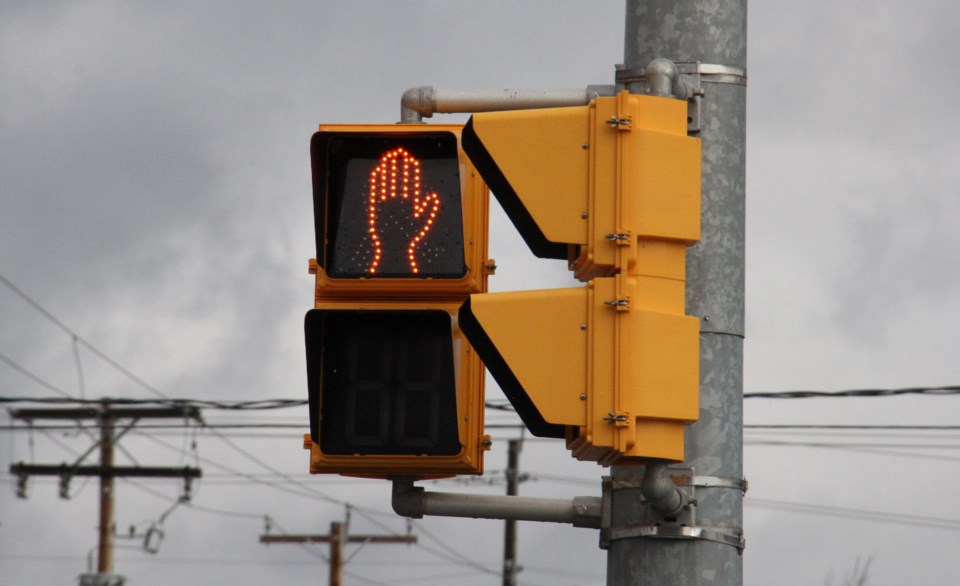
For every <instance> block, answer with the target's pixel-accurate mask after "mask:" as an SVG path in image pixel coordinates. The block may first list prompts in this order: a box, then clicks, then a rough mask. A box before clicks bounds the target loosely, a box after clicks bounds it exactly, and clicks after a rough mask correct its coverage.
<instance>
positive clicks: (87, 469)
mask: <svg viewBox="0 0 960 586" xmlns="http://www.w3.org/2000/svg"><path fill="white" fill-rule="evenodd" d="M10 414H11V416H12V417H13V418H14V419H20V420H23V421H27V422H33V421H36V420H51V419H52V420H56V419H61V420H63V419H66V420H73V421H76V422H79V421H81V420H84V419H96V420H97V422H98V424H99V427H100V441H99V442H98V443H97V444H95V445H94V446H93V447H91V448H90V449H88V450H87V451H86V452H85V453H84V454H83V455H81V456H80V457H79V458H78V459H77V461H76V462H74V463H73V464H66V463H62V464H25V463H23V462H19V463H17V464H11V466H10V473H11V474H15V475H16V476H17V477H18V479H19V481H18V484H19V485H20V486H21V487H24V486H25V485H26V481H27V478H28V477H29V476H59V477H60V482H61V484H60V495H61V496H62V497H63V498H69V489H68V487H69V483H70V480H71V479H72V478H73V477H74V476H97V477H99V479H100V526H99V529H98V534H99V538H98V547H97V552H98V557H97V576H99V577H102V578H104V579H103V580H93V581H90V580H88V582H90V583H114V582H116V580H114V581H113V582H111V581H110V580H108V579H107V578H109V577H111V575H112V574H113V566H114V564H113V538H114V533H115V526H116V523H115V521H114V488H115V487H114V479H115V478H116V477H118V476H123V477H129V478H136V477H139V478H183V479H184V482H187V483H189V482H190V481H191V480H192V479H194V478H199V477H200V475H201V471H200V469H199V468H191V467H189V466H184V467H182V468H168V467H160V466H115V465H114V458H113V452H114V447H115V446H116V443H117V441H118V440H119V439H120V438H121V437H122V436H123V435H124V434H125V433H127V432H128V431H130V430H131V429H133V427H134V426H135V425H136V424H137V422H138V421H139V420H141V419H173V418H179V419H187V418H190V419H196V420H198V421H199V420H200V411H199V410H198V409H197V408H195V407H186V406H182V407H159V408H146V407H113V406H112V405H111V404H110V402H109V401H103V402H101V403H99V404H97V405H95V406H90V407H75V408H52V409H44V408H38V409H15V410H11V411H10ZM122 420H123V421H129V423H127V424H126V426H125V427H123V429H122V430H121V431H120V432H119V433H115V431H116V426H117V423H118V422H119V421H122ZM98 447H99V449H100V450H99V451H100V464H99V465H98V466H81V463H82V462H83V460H84V459H86V457H87V456H88V455H90V454H91V453H92V452H93V451H94V450H96V449H97V448H98ZM21 494H22V495H25V492H24V491H22V490H21ZM118 579H119V580H120V582H117V583H122V578H118Z"/></svg>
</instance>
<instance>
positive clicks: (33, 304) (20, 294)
mask: <svg viewBox="0 0 960 586" xmlns="http://www.w3.org/2000/svg"><path fill="white" fill-rule="evenodd" d="M0 283H3V284H4V285H6V286H7V288H8V289H10V290H11V291H13V292H14V293H16V295H17V296H18V297H20V298H21V299H23V300H24V301H25V302H26V303H27V305H29V306H30V307H32V308H33V309H35V310H37V312H39V313H40V315H42V316H43V317H45V318H46V319H47V320H49V321H50V322H51V323H52V324H54V325H55V326H57V327H58V328H60V329H61V330H62V331H63V332H65V333H66V334H68V335H69V336H70V338H71V340H72V341H73V343H74V344H75V345H76V344H83V346H84V347H85V348H86V349H87V350H89V351H90V352H93V353H94V354H95V355H96V356H98V357H99V358H100V359H101V360H103V361H104V362H106V363H107V364H109V365H110V366H112V367H113V368H114V369H116V370H117V371H118V372H120V373H122V374H123V375H125V376H126V377H127V378H129V379H130V380H132V381H133V382H135V383H137V384H138V385H140V386H141V387H142V388H144V389H145V390H147V391H149V392H151V393H153V394H154V395H156V396H158V397H163V398H167V395H166V394H164V393H162V392H161V391H159V390H158V389H157V388H155V387H153V386H151V385H150V384H148V383H147V382H146V381H144V380H143V379H142V378H140V377H139V376H137V375H135V374H133V372H131V371H130V370H129V369H127V368H126V367H124V366H123V365H122V364H120V363H119V362H117V361H116V360H114V359H113V358H111V357H109V356H107V354H106V353H104V352H103V351H102V350H100V349H99V348H97V347H96V346H94V345H93V344H91V343H90V342H89V341H87V340H86V339H85V338H83V337H82V336H81V335H80V334H78V333H77V332H75V331H73V330H72V329H70V328H69V327H68V326H67V325H66V324H65V323H63V322H62V321H60V320H59V319H57V318H56V317H55V316H54V315H53V314H52V313H50V312H49V311H47V310H46V309H45V308H44V307H43V306H42V305H40V304H39V303H37V302H36V301H34V299H33V298H32V297H30V296H29V295H27V294H26V293H24V292H23V291H22V290H21V289H20V288H19V287H17V286H16V285H14V284H13V283H12V282H11V281H10V279H7V278H6V277H4V276H3V275H2V274H0ZM75 356H76V357H77V361H78V362H77V367H78V372H80V371H79V355H77V354H75ZM81 377H82V375H81ZM80 384H81V387H82V385H83V382H82V378H81V383H80Z"/></svg>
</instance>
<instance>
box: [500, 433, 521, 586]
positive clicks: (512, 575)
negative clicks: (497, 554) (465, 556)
mask: <svg viewBox="0 0 960 586" xmlns="http://www.w3.org/2000/svg"><path fill="white" fill-rule="evenodd" d="M522 445H523V444H522V440H518V439H512V440H510V442H509V444H508V450H509V451H508V452H507V496H517V494H518V493H519V486H520V447H521V446H522ZM504 526H505V527H504V534H503V586H517V521H516V519H507V520H506V521H504Z"/></svg>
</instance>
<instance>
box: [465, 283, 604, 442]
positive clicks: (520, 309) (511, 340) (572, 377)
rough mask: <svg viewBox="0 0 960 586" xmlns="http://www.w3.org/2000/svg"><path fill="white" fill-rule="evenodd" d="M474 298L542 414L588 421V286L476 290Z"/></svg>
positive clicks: (551, 419) (565, 421) (563, 421)
mask: <svg viewBox="0 0 960 586" xmlns="http://www.w3.org/2000/svg"><path fill="white" fill-rule="evenodd" d="M470 303H471V306H472V311H473V315H474V317H475V318H476V319H477V321H478V322H480V325H481V326H482V327H483V329H484V331H485V332H486V334H487V335H488V336H489V337H490V339H491V340H494V342H495V344H496V346H497V350H498V351H499V352H500V355H501V356H503V358H504V360H506V362H507V364H509V366H510V369H511V370H512V371H513V373H514V375H515V376H516V377H517V380H518V381H519V382H520V384H521V385H522V386H523V389H524V390H525V391H526V393H527V395H528V396H529V397H530V398H531V399H532V400H533V402H534V404H535V405H536V406H537V410H538V411H539V412H540V414H541V415H542V416H543V418H544V419H545V420H546V421H547V422H548V423H553V424H560V425H584V423H585V419H584V418H585V401H584V400H583V399H581V395H584V394H585V393H586V389H587V371H586V362H585V360H584V357H585V356H586V354H587V339H588V332H587V331H586V330H585V329H584V328H583V327H582V326H583V325H585V324H586V323H587V291H586V289H585V288H581V287H577V288H572V289H549V290H541V291H518V292H510V293H488V294H486V295H473V296H472V297H471V301H470Z"/></svg>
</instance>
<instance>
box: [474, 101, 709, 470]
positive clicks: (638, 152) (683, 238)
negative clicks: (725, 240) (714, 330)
mask: <svg viewBox="0 0 960 586" xmlns="http://www.w3.org/2000/svg"><path fill="white" fill-rule="evenodd" d="M686 115H687V108H686V103H685V102H683V101H679V100H673V99H669V98H661V97H652V96H636V95H630V94H627V93H622V94H620V95H619V96H616V97H612V98H597V99H595V100H594V101H593V102H591V104H590V105H589V106H583V107H575V108H555V109H546V110H526V111H515V112H496V113H488V114H475V115H474V116H473V117H472V118H471V120H470V122H469V123H468V124H467V127H466V128H465V130H464V135H463V143H464V149H465V150H466V152H467V154H468V155H469V156H470V158H471V160H473V161H474V162H475V164H476V165H477V168H478V170H479V171H480V173H481V175H482V176H483V177H484V179H485V180H486V181H487V183H489V184H490V186H491V189H492V190H493V192H494V194H495V195H496V196H497V199H498V200H499V201H500V202H501V205H502V206H503V208H504V210H505V211H506V212H507V215H508V216H509V217H510V218H511V220H512V221H513V223H514V225H515V226H516V227H517V228H518V230H519V232H520V233H521V235H522V236H523V237H524V239H525V241H526V242H527V243H528V245H529V246H530V248H531V250H532V251H533V252H534V254H536V255H538V256H540V257H546V258H566V259H568V261H569V266H570V269H571V270H572V271H573V272H574V275H575V276H576V277H577V278H578V279H580V280H581V281H584V282H586V283H587V285H586V286H584V287H580V288H573V289H559V290H546V291H525V292H516V293H496V294H475V295H472V296H471V298H470V300H469V301H468V302H467V303H466V304H464V306H463V307H462V308H461V311H460V320H459V321H460V326H461V327H462V328H463V331H464V332H465V333H466V334H467V337H468V339H470V341H471V342H472V343H473V344H474V346H475V347H476V348H477V350H478V352H479V353H480V355H481V357H482V358H483V360H484V363H485V364H486V366H487V368H488V369H489V370H490V371H491V373H492V374H493V376H494V378H495V379H496V380H497V382H498V383H499V384H500V386H501V388H502V389H503V390H504V393H505V394H506V395H507V397H508V398H509V399H510V400H511V402H512V403H513V404H514V407H515V408H516V409H517V412H518V413H519V414H520V416H521V418H523V420H524V422H525V423H526V424H527V426H528V427H529V428H530V430H531V432H532V433H534V434H536V435H541V436H546V437H565V438H566V439H567V445H568V447H569V448H570V449H571V451H572V452H573V455H574V456H575V457H577V458H579V459H583V460H591V461H597V462H601V463H603V464H610V463H612V462H614V461H616V460H618V459H620V458H623V457H627V458H629V457H646V458H662V459H667V460H676V461H681V460H683V430H684V426H685V425H686V424H687V423H689V422H691V421H694V420H696V419H697V417H698V395H699V389H698V385H699V379H698V368H699V324H698V320H697V319H696V318H693V317H689V316H686V315H684V302H685V299H684V296H685V287H684V282H685V255H686V247H687V246H688V245H690V244H692V243H694V242H696V241H697V240H698V239H699V237H700V141H699V140H697V139H694V138H690V137H688V136H687V132H686V129H687V123H686Z"/></svg>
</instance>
